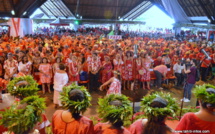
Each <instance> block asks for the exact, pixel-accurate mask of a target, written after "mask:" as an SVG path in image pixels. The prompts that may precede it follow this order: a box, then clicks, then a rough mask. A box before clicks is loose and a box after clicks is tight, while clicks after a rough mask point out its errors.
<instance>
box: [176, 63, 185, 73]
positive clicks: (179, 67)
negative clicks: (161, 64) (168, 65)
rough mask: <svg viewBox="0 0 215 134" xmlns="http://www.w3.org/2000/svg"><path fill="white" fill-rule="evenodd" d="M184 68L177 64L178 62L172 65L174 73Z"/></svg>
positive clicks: (180, 71)
mask: <svg viewBox="0 0 215 134" xmlns="http://www.w3.org/2000/svg"><path fill="white" fill-rule="evenodd" d="M183 69H184V67H183V66H181V65H178V63H176V64H175V65H174V66H173V70H174V71H175V73H182V70H183Z"/></svg>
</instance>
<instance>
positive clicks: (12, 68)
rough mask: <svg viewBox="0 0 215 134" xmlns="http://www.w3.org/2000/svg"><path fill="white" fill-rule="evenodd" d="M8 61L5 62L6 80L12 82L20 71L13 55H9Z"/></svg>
mask: <svg viewBox="0 0 215 134" xmlns="http://www.w3.org/2000/svg"><path fill="white" fill-rule="evenodd" d="M7 57H8V59H7V60H6V61H5V62H4V69H5V75H4V78H5V79H6V80H10V79H11V78H13V76H14V74H16V73H17V70H18V62H17V61H16V60H14V59H13V54H12V53H8V55H7Z"/></svg>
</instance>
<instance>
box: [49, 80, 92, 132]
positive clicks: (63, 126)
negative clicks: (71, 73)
mask: <svg viewBox="0 0 215 134" xmlns="http://www.w3.org/2000/svg"><path fill="white" fill-rule="evenodd" d="M67 89H68V90H66V89H65V90H63V92H62V93H61V96H62V97H61V101H62V104H63V106H64V107H65V108H67V110H57V111H56V112H55V113H54V115H53V116H52V132H53V133H54V134H94V129H93V122H92V120H90V119H89V118H87V117H86V116H83V115H81V113H83V112H84V111H86V109H87V108H88V107H89V106H90V101H91V96H90V94H89V93H88V92H87V91H86V89H83V88H81V87H80V86H77V85H75V84H73V85H71V86H68V87H67Z"/></svg>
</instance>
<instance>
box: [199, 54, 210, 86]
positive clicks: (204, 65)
mask: <svg viewBox="0 0 215 134" xmlns="http://www.w3.org/2000/svg"><path fill="white" fill-rule="evenodd" d="M207 53H208V52H207ZM201 61H202V63H201V78H202V81H204V82H206V81H207V80H206V77H207V76H208V71H209V67H210V66H211V59H208V58H206V57H205V56H204V57H203V58H202V60H201Z"/></svg>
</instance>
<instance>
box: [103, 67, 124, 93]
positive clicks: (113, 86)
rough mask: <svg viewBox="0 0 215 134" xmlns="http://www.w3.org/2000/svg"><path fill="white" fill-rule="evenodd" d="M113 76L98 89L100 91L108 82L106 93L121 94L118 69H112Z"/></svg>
mask: <svg viewBox="0 0 215 134" xmlns="http://www.w3.org/2000/svg"><path fill="white" fill-rule="evenodd" d="M113 74H114V76H113V77H112V78H110V79H109V80H108V81H107V82H105V83H104V84H102V85H101V86H100V88H99V89H100V90H101V91H102V90H103V89H104V88H103V87H105V86H107V85H108V84H110V87H109V89H108V91H107V95H109V94H121V75H120V73H119V71H113Z"/></svg>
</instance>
